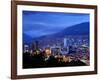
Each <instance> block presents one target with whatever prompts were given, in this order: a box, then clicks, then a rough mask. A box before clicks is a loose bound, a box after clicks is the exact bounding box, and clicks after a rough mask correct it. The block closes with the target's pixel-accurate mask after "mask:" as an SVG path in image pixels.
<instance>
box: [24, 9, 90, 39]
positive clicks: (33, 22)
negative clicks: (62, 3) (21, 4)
mask: <svg viewBox="0 0 100 80" xmlns="http://www.w3.org/2000/svg"><path fill="white" fill-rule="evenodd" d="M83 22H89V14H82V13H80V14H79V13H60V12H59V13H57V12H38V11H23V33H24V34H27V35H29V36H31V37H33V38H35V37H40V36H43V35H47V34H52V33H56V32H59V31H61V30H63V29H65V28H67V27H70V26H72V25H76V24H79V23H83Z"/></svg>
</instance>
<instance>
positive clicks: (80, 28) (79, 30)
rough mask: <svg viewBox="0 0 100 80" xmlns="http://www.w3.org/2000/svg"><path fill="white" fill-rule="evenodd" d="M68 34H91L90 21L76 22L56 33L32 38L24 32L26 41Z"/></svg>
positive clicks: (62, 36) (60, 36)
mask: <svg viewBox="0 0 100 80" xmlns="http://www.w3.org/2000/svg"><path fill="white" fill-rule="evenodd" d="M68 35H71V36H74V35H75V36H76V35H77V36H80V35H87V36H89V22H84V23H80V24H76V25H73V26H69V27H67V28H65V29H63V30H61V31H60V32H57V33H54V34H49V35H44V36H41V37H38V38H32V37H30V36H28V35H26V34H23V40H24V42H26V41H28V42H29V41H32V40H33V41H34V40H49V39H50V40H51V39H55V38H64V37H66V36H68Z"/></svg>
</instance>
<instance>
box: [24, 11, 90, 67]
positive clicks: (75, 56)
mask: <svg viewBox="0 0 100 80" xmlns="http://www.w3.org/2000/svg"><path fill="white" fill-rule="evenodd" d="M89 20H90V19H89V14H82V13H61V12H38V11H23V68H25V69H27V68H44V67H67V66H70V67H71V66H89V65H90V62H89V61H90V50H89V47H90V46H89V45H90V44H89V37H90V34H89V33H90V32H89V26H90V25H89Z"/></svg>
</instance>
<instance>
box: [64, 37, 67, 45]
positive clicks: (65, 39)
mask: <svg viewBox="0 0 100 80" xmlns="http://www.w3.org/2000/svg"><path fill="white" fill-rule="evenodd" d="M64 47H67V38H64Z"/></svg>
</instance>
